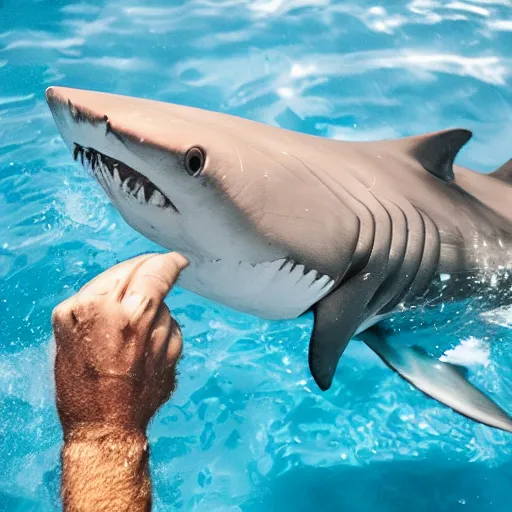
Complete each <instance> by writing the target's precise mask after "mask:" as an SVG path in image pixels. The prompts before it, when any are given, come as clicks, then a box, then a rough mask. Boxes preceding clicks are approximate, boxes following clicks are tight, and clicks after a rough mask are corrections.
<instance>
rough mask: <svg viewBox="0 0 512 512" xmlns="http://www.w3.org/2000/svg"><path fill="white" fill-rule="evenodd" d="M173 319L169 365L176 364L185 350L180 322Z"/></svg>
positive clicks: (168, 349) (168, 355) (169, 346)
mask: <svg viewBox="0 0 512 512" xmlns="http://www.w3.org/2000/svg"><path fill="white" fill-rule="evenodd" d="M171 320H172V326H171V335H170V337H169V342H168V345H167V364H168V365H169V366H176V365H177V364H178V361H179V359H180V357H181V354H182V352H183V336H182V334H181V328H180V326H179V324H178V322H176V321H175V320H174V318H172V317H171Z"/></svg>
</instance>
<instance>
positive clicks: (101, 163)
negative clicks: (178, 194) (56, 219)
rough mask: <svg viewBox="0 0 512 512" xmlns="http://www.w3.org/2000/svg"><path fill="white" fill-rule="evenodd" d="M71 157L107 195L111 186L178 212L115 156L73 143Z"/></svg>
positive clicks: (138, 199) (160, 193)
mask: <svg viewBox="0 0 512 512" xmlns="http://www.w3.org/2000/svg"><path fill="white" fill-rule="evenodd" d="M73 159H74V160H75V161H78V159H80V162H81V163H82V165H83V166H84V167H85V168H86V169H87V170H88V171H90V172H91V174H92V175H93V176H94V177H95V178H96V180H98V182H99V183H100V184H101V186H102V187H103V188H104V189H105V191H106V192H107V193H108V194H109V195H111V194H110V192H111V188H112V186H117V188H118V191H119V192H123V193H125V194H128V195H130V196H132V197H133V198H134V199H136V200H137V201H138V202H139V203H140V204H146V205H151V206H155V207H157V208H164V209H171V210H173V211H175V212H176V213H179V211H178V209H177V208H176V206H175V205H174V204H173V203H172V201H171V200H170V199H169V198H168V197H167V196H166V195H165V194H164V193H163V192H162V191H161V190H160V189H159V188H158V187H157V186H156V185H155V184H154V183H153V182H151V181H150V180H149V179H148V178H146V176H144V175H143V174H141V173H140V172H138V171H136V170H135V169H132V168H131V167H129V166H128V165H126V164H125V163H123V162H120V161H119V160H116V159H115V158H112V157H110V156H107V155H105V154H103V153H100V152H99V151H96V150H95V149H93V148H90V147H84V146H81V145H80V144H77V143H76V142H75V143H74V147H73ZM107 178H108V179H107Z"/></svg>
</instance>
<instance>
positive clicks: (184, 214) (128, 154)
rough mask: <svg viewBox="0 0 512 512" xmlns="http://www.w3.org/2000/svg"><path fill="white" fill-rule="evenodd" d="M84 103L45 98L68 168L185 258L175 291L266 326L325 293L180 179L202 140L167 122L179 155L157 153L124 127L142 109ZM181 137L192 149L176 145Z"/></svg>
mask: <svg viewBox="0 0 512 512" xmlns="http://www.w3.org/2000/svg"><path fill="white" fill-rule="evenodd" d="M89 94H90V95H91V97H90V100H91V101H89V97H88V98H87V102H80V101H77V100H76V98H74V97H71V98H69V97H66V96H67V95H62V94H61V93H60V91H59V90H58V88H57V91H52V90H51V91H50V92H49V93H47V96H48V103H49V105H50V108H51V110H52V114H53V116H54V119H55V121H56V124H57V126H58V128H59V131H60V132H61V134H62V136H63V139H64V141H65V142H66V144H67V145H68V147H69V148H70V150H71V152H72V154H73V157H74V160H75V161H77V162H79V163H81V164H82V165H83V167H84V168H85V169H86V170H87V171H88V172H89V173H90V174H91V175H92V176H93V177H94V178H95V179H96V180H97V181H98V183H99V184H100V185H101V187H102V188H103V189H104V191H105V192H106V194H107V195H108V196H109V198H110V200H111V201H112V203H113V205H114V206H115V207H116V208H117V210H118V211H119V213H120V214H121V216H122V217H123V218H124V220H125V221H126V222H127V223H128V224H129V225H130V226H131V227H133V228H134V229H136V230H137V231H138V232H140V233H142V234H143V235H144V236H146V237H147V238H149V239H150V240H152V241H154V242H156V243H157V244H159V245H161V246H162V247H165V248H167V249H170V250H176V251H179V252H181V253H182V254H183V255H184V256H185V257H187V259H188V260H189V262H190V265H189V267H187V269H186V270H185V271H184V272H183V273H182V275H181V278H180V281H179V284H180V286H182V287H184V288H186V289H188V290H190V291H192V292H195V293H197V294H199V295H201V296H204V297H206V298H208V299H212V300H214V301H216V302H219V303H221V304H224V305H226V306H228V307H231V308H233V309H236V310H238V311H242V312H245V313H249V314H253V315H255V316H258V317H261V318H266V319H286V318H294V317H297V316H299V315H300V314H302V313H303V312H304V311H306V310H307V309H309V307H311V306H312V305H313V304H314V303H316V302H317V301H318V300H320V299H321V298H322V297H323V296H325V295H326V294H327V293H328V292H329V291H330V289H331V288H332V286H333V285H334V279H332V278H331V277H330V276H329V275H326V274H325V273H320V272H318V271H317V270H315V269H312V268H308V267H307V266H306V265H304V264H300V263H298V262H297V261H296V260H295V259H294V258H293V257H291V256H290V254H287V251H285V250H283V249H282V248H280V247H278V246H276V245H273V244H271V243H269V241H268V240H267V239H265V237H264V236H261V234H260V233H257V232H255V231H254V229H253V228H252V227H251V225H250V223H248V222H247V219H246V217H245V216H244V215H242V214H241V213H240V211H239V209H238V208H235V207H234V206H233V202H232V201H231V197H230V196H229V194H228V193H226V191H225V190H224V189H221V188H220V187H217V186H213V185H212V181H213V180H209V178H210V177H209V176H206V177H205V178H203V177H193V176H190V175H188V174H187V173H186V172H184V171H183V169H182V168H181V167H180V166H181V165H182V162H183V154H184V153H186V150H187V148H189V147H190V146H191V145H196V144H200V143H201V142H203V140H204V139H203V138H202V137H201V133H197V131H198V130H197V127H196V126H192V128H191V127H190V126H188V125H189V124H191V123H186V122H181V121H180V120H179V119H178V120H176V119H174V118H173V117H171V116H169V117H168V118H166V119H165V124H163V126H162V128H161V129H162V131H163V130H165V131H166V133H167V135H168V137H169V139H171V140H172V139H173V135H175V136H176V138H177V139H178V142H176V143H175V144H176V147H177V148H178V149H176V148H175V147H168V148H164V149H162V147H161V146H162V144H161V142H159V140H158V138H157V136H155V135H154V132H152V131H151V130H153V129H154V123H153V124H147V123H146V125H144V123H142V122H141V120H140V119H139V118H137V119H136V120H135V121H134V122H132V120H131V119H130V123H128V122H125V120H124V119H123V118H124V117H126V116H129V115H130V114H132V115H133V112H134V111H135V112H136V113H137V112H138V113H140V112H141V110H140V109H139V110H137V109H136V108H134V106H133V105H132V104H131V103H127V104H126V105H125V104H123V105H121V108H119V110H118V111H116V109H115V108H112V105H111V104H110V102H108V103H106V104H104V105H103V104H101V101H100V102H99V105H95V104H94V100H95V99H96V96H95V93H89ZM100 100H101V97H100ZM182 108H183V107H182ZM142 125H144V126H142ZM134 126H135V127H136V128H137V129H138V131H135V133H134V130H135V129H134V128H133V127H134ZM139 126H140V128H139ZM176 128H179V130H176ZM130 130H132V131H131V132H130ZM173 130H175V131H173ZM187 130H189V131H190V132H191V134H192V136H191V137H190V142H188V140H187V141H186V144H185V143H182V144H181V145H180V140H179V138H180V137H183V133H184V132H186V131H187ZM173 143H174V142H173ZM181 147H184V148H185V149H184V150H183V152H182V153H181V154H180V149H181ZM208 147H209V148H211V147H212V146H208ZM233 156H234V160H233V161H234V164H235V166H236V171H237V172H238V166H239V165H240V163H241V162H239V155H238V153H237V152H236V151H235V150H234V149H233ZM242 171H243V168H242Z"/></svg>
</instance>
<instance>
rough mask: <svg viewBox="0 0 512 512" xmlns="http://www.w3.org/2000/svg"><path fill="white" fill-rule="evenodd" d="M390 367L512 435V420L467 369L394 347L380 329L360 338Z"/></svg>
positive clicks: (456, 407) (468, 414)
mask: <svg viewBox="0 0 512 512" xmlns="http://www.w3.org/2000/svg"><path fill="white" fill-rule="evenodd" d="M358 338H360V339H362V340H363V341H364V342H365V343H366V344H367V345H368V346H369V347H370V348H371V349H372V350H373V351H374V352H375V353H376V354H377V355H378V356H379V357H380V358H381V359H382V360H383V361H384V362H385V363H386V364H387V365H388V366H389V367H390V368H392V369H393V370H395V371H396V372H397V373H398V374H399V375H400V376H401V377H403V378H404V379H405V380H406V381H408V382H409V383H411V384H412V385H413V386H415V387H416V388H418V389H419V390H420V391H422V392H423V393H425V394H426V395H428V396H430V397H431V398H433V399H435V400H437V401H438V402H441V403H442V404H444V405H447V406H448V407H450V408H451V409H453V410H455V411H457V412H458V413H460V414H462V415H464V416H466V417H468V418H470V419H472V420H474V421H477V422H479V423H483V424H484V425H488V426H490V427H495V428H499V429H501V430H506V431H507V432H512V418H511V417H510V416H509V415H508V414H507V413H506V412H505V411H504V410H503V409H502V408H501V407H500V406H499V405H497V404H496V403H495V402H494V401H493V400H491V398H489V397H488V396H487V395H485V394H484V393H482V392H481V391H480V390H479V389H477V388H476V387H475V386H474V385H473V384H471V382H469V381H468V380H467V370H466V369H464V370H463V369H462V368H461V367H460V366H459V365H452V364H450V363H446V362H442V361H439V360H438V359H436V358H434V357H432V356H430V355H429V354H428V353H427V352H426V351H425V350H423V349H421V348H420V347H400V348H395V347H392V346H391V345H390V344H389V343H388V342H387V341H386V339H385V338H384V337H383V336H382V335H380V333H379V332H378V330H377V329H371V330H368V331H365V332H363V333H361V334H359V335H358Z"/></svg>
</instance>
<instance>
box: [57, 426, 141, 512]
mask: <svg viewBox="0 0 512 512" xmlns="http://www.w3.org/2000/svg"><path fill="white" fill-rule="evenodd" d="M148 462H149V447H148V443H147V439H146V436H145V434H144V433H143V432H139V431H136V430H134V431H132V430H127V429H123V428H118V427H117V428H113V427H100V428H94V429H91V428H89V429H88V428H82V429H79V430H78V431H75V432H73V433H72V434H65V436H64V447H63V449H62V487H61V496H62V504H63V509H64V511H65V512H89V511H94V512H103V511H109V512H118V511H119V512H120V511H130V512H131V511H133V512H143V511H144V512H146V511H149V510H150V509H151V480H150V475H149V467H148Z"/></svg>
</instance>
